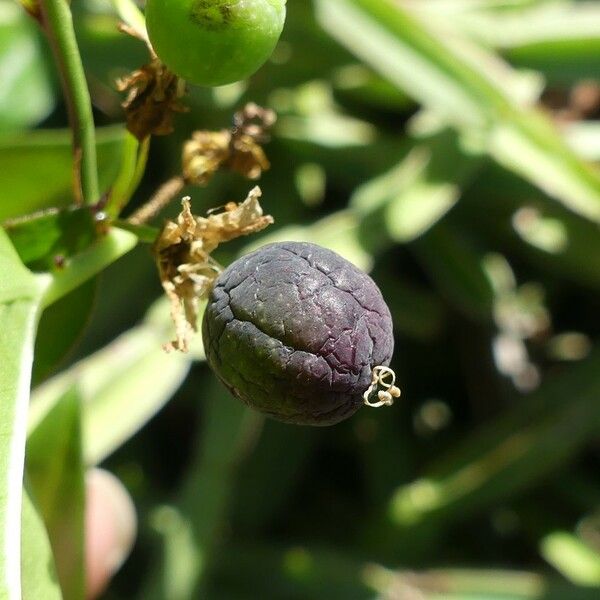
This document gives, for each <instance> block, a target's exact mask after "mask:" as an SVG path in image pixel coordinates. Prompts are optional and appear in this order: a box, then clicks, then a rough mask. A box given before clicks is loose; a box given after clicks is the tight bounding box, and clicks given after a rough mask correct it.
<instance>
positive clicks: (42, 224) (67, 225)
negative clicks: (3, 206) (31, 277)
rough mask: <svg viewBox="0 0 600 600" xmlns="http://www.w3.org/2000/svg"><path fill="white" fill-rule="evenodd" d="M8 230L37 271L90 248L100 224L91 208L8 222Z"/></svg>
mask: <svg viewBox="0 0 600 600" xmlns="http://www.w3.org/2000/svg"><path fill="white" fill-rule="evenodd" d="M4 229H5V230H6V232H7V233H8V235H9V237H10V240H11V242H12V243H13V246H14V247H15V249H16V250H17V252H18V253H19V256H20V257H21V260H22V261H23V262H24V263H25V264H26V265H27V266H29V267H30V268H31V269H34V270H37V271H46V270H51V269H53V268H55V267H56V259H58V258H60V259H61V260H62V259H65V258H68V257H70V256H72V255H74V254H77V253H78V252H81V251H82V250H84V249H85V248H86V247H87V246H89V245H90V244H91V243H92V241H93V240H94V239H95V237H96V225H95V221H94V217H93V215H92V212H91V211H90V210H89V208H78V207H69V208H65V209H50V210H48V211H44V212H43V213H37V214H34V215H30V216H28V217H24V218H20V219H15V220H12V221H7V222H6V223H5V224H4Z"/></svg>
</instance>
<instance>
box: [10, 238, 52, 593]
mask: <svg viewBox="0 0 600 600" xmlns="http://www.w3.org/2000/svg"><path fill="white" fill-rule="evenodd" d="M0 273H2V277H1V278H0V548H2V551H1V552H0V597H7V598H11V599H12V598H15V599H17V598H20V597H21V592H20V586H21V582H20V565H19V561H20V557H21V553H20V540H21V532H20V523H21V499H22V486H23V463H24V455H25V434H26V424H27V406H28V402H29V385H30V379H31V365H32V361H33V344H34V339H35V330H36V326H37V321H38V316H39V312H40V304H41V296H42V293H43V284H42V282H41V280H37V279H36V278H35V277H34V276H33V275H32V274H31V273H30V272H29V271H28V270H27V269H26V268H25V267H24V266H23V264H22V263H21V261H20V260H19V257H18V255H17V253H16V252H15V250H14V248H13V247H12V245H11V243H10V241H9V240H8V238H7V236H6V234H5V233H4V231H3V230H0Z"/></svg>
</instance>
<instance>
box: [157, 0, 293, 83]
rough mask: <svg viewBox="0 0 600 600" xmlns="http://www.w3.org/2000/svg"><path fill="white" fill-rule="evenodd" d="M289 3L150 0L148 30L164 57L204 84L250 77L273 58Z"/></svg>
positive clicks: (277, 0) (190, 78)
mask: <svg viewBox="0 0 600 600" xmlns="http://www.w3.org/2000/svg"><path fill="white" fill-rule="evenodd" d="M285 3H286V0H147V3H146V26H147V29H148V36H149V38H150V42H151V43H152V46H153V47H154V50H155V51H156V53H157V55H158V57H159V58H160V59H161V60H162V61H163V62H164V63H165V64H166V65H167V67H169V69H171V70H172V71H173V72H174V73H175V74H176V75H179V77H182V78H183V79H186V80H188V81H190V82H192V83H196V84H198V85H207V86H216V85H224V84H226V83H232V82H234V81H239V80H240V79H244V78H246V77H248V76H250V75H252V73H254V72H255V71H256V70H257V69H258V68H259V67H260V66H261V65H262V64H263V63H264V62H265V61H266V60H267V58H269V56H270V55H271V53H272V52H273V48H275V44H276V43H277V40H278V39H279V36H280V34H281V31H282V29H283V24H284V21H285Z"/></svg>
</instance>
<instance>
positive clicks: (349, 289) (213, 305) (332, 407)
mask: <svg viewBox="0 0 600 600" xmlns="http://www.w3.org/2000/svg"><path fill="white" fill-rule="evenodd" d="M202 335H203V340H204V348H205V352H206V357H207V360H208V363H209V365H210V366H211V368H212V369H213V370H214V372H215V373H216V374H217V376H218V377H219V379H220V380H221V381H222V382H223V383H224V384H225V385H226V386H227V388H229V390H230V391H231V393H232V394H233V395H234V396H236V397H237V398H239V399H240V400H242V401H243V402H244V403H246V404H247V405H248V406H250V407H252V408H255V409H258V410H260V411H262V412H263V413H266V414H267V415H269V416H271V417H273V418H276V419H278V420H281V421H285V422H288V423H296V424H302V425H332V424H334V423H337V422H339V421H341V420H343V419H345V418H347V417H349V416H350V415H352V414H353V413H354V412H356V410H358V408H359V407H360V406H361V404H363V402H365V401H366V399H367V398H366V396H365V393H366V392H367V390H369V389H370V385H371V384H372V383H373V382H374V381H375V379H374V377H373V373H374V372H377V370H378V369H381V368H384V367H385V366H387V365H388V364H389V362H390V360H391V357H392V352H393V346H394V338H393V332H392V319H391V316H390V311H389V310H388V307H387V305H386V303H385V301H384V299H383V297H382V295H381V292H380V291H379V288H378V287H377V286H376V284H375V283H374V281H373V280H372V279H371V278H370V277H369V276H368V275H366V274H365V273H363V272H362V271H360V270H359V269H358V268H356V267H355V266H354V265H353V264H352V263H350V262H348V261H347V260H345V259H344V258H342V257H341V256H339V255H338V254H336V253H335V252H332V251H331V250H327V249H325V248H322V247H320V246H317V245H314V244H308V243H296V242H283V243H276V244H270V245H267V246H264V247H262V248H260V249H259V250H257V251H255V252H253V253H251V254H248V255H246V256H244V257H242V258H240V259H238V260H237V261H235V262H234V263H232V264H231V265H230V266H229V267H228V268H227V269H225V271H223V273H221V275H220V276H219V277H218V279H217V280H216V282H215V286H214V288H213V291H212V293H211V295H210V297H209V301H208V305H207V307H206V311H205V314H204V321H203V325H202ZM387 371H389V369H387ZM389 372H390V373H391V371H389ZM385 387H387V388H390V387H391V386H385ZM393 390H395V391H396V392H398V393H399V391H398V390H397V388H393ZM393 390H392V391H393ZM379 394H384V395H385V394H386V392H381V391H380V392H379ZM379 398H380V399H381V398H382V396H381V395H380V396H379ZM389 399H390V400H391V397H390V398H389ZM383 403H388V402H383Z"/></svg>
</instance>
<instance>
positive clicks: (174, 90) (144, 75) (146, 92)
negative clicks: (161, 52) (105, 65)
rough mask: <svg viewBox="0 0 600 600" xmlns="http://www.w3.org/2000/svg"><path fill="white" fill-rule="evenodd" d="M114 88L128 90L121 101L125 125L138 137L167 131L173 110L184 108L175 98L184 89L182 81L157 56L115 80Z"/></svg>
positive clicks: (163, 133)
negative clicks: (125, 120)
mask: <svg viewBox="0 0 600 600" xmlns="http://www.w3.org/2000/svg"><path fill="white" fill-rule="evenodd" d="M117 88H118V89H119V91H121V92H124V91H127V92H128V94H127V98H126V99H125V101H124V102H123V108H124V109H125V116H126V119H127V129H128V130H129V131H130V132H131V133H133V135H135V137H136V138H138V139H139V140H143V139H144V138H145V137H147V136H149V135H167V134H169V133H171V132H172V131H173V113H176V112H179V113H180V112H185V111H187V108H186V107H185V106H183V105H182V104H181V103H180V102H179V99H180V98H181V97H182V96H183V94H184V93H185V82H184V81H183V80H182V79H179V77H177V76H176V75H175V74H174V73H172V72H171V71H169V70H168V69H167V67H165V65H163V64H162V63H161V62H160V60H159V59H158V58H154V59H153V60H152V61H151V62H150V63H148V64H147V65H144V66H143V67H142V68H140V69H138V70H136V71H133V73H131V74H130V75H128V76H127V77H124V78H122V79H120V80H118V81H117Z"/></svg>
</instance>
